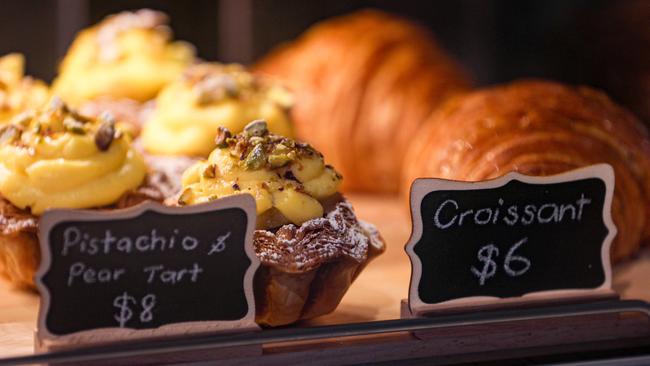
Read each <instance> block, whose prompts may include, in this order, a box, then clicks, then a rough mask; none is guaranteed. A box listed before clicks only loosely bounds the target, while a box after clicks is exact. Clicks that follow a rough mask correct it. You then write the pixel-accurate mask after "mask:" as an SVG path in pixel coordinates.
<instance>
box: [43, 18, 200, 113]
mask: <svg viewBox="0 0 650 366" xmlns="http://www.w3.org/2000/svg"><path fill="white" fill-rule="evenodd" d="M167 23H168V18H167V16H166V15H165V14H164V13H162V12H159V11H154V10H149V9H141V10H138V11H135V12H129V11H125V12H122V13H119V14H114V15H110V16H108V17H106V18H105V19H104V20H102V21H101V22H100V23H98V24H96V25H94V26H92V27H90V28H87V29H84V30H82V31H81V32H80V33H79V34H78V35H77V37H76V38H75V40H74V42H73V43H72V46H71V47H70V49H69V50H68V53H67V54H66V55H65V57H64V59H63V62H62V63H61V66H60V68H59V75H58V77H57V78H56V79H55V80H54V83H53V85H52V89H53V92H54V94H55V95H58V96H60V97H61V98H62V99H63V100H64V101H66V103H69V104H71V105H72V106H74V107H76V108H82V107H84V108H86V109H87V110H88V111H93V110H95V109H104V108H106V107H107V108H110V109H111V112H112V113H113V114H115V115H135V114H137V112H138V111H137V108H135V107H136V106H137V104H134V103H133V102H134V101H135V102H144V101H148V100H151V99H153V98H155V97H156V95H157V94H158V92H159V91H160V90H161V89H162V88H163V87H164V86H165V85H166V84H167V83H169V82H171V81H173V80H174V79H176V78H177V77H178V76H179V75H180V74H181V73H182V72H183V70H185V68H186V67H188V66H189V65H190V64H191V63H192V62H194V59H195V51H194V47H193V46H191V45H190V44H188V43H186V42H180V41H172V32H171V30H170V29H169V27H168V26H167ZM86 103H95V104H98V107H95V106H92V105H91V106H90V107H85V104H86ZM134 118H136V117H134Z"/></svg>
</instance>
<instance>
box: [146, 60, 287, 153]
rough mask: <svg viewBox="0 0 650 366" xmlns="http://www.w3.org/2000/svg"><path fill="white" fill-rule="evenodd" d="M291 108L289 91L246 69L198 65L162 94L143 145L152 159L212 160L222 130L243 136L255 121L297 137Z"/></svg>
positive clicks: (150, 119) (217, 65)
mask: <svg viewBox="0 0 650 366" xmlns="http://www.w3.org/2000/svg"><path fill="white" fill-rule="evenodd" d="M291 103H292V96H291V94H290V93H289V92H288V91H287V90H286V89H284V88H283V87H281V86H280V85H278V84H277V83H272V82H270V81H269V80H267V79H265V78H262V77H258V76H253V75H252V74H250V73H249V72H248V71H246V70H245V69H244V67H242V66H241V65H236V64H230V65H222V64H217V63H202V64H197V65H194V66H191V67H190V68H188V69H187V70H186V71H185V72H184V73H183V76H182V77H181V78H179V79H178V80H176V81H175V82H173V83H171V84H169V85H167V86H166V87H165V88H164V89H163V90H162V91H161V92H160V94H159V95H158V98H156V107H155V109H154V110H153V112H152V113H151V115H150V118H149V119H148V121H147V124H146V125H145V128H144V130H143V132H142V141H143V145H144V148H145V150H146V151H147V152H149V153H152V154H165V155H189V156H202V157H206V156H208V154H209V153H210V152H211V151H212V150H213V149H214V148H215V144H214V139H215V137H216V136H217V132H218V130H219V127H225V128H227V129H228V130H229V131H232V132H233V133H238V132H241V130H242V129H243V128H244V126H245V125H246V124H247V123H248V122H250V121H252V120H255V119H265V120H266V121H267V122H268V127H269V129H270V131H271V132H273V133H277V134H280V135H283V136H287V137H291V136H292V135H293V131H292V125H291V122H290V118H289V108H290V107H291Z"/></svg>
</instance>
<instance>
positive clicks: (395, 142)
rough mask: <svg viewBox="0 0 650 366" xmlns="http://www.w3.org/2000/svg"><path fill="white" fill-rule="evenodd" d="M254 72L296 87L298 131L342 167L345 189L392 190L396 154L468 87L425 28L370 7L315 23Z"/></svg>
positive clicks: (397, 161) (398, 162)
mask: <svg viewBox="0 0 650 366" xmlns="http://www.w3.org/2000/svg"><path fill="white" fill-rule="evenodd" d="M256 70H257V71H258V72H259V73H262V74H269V75H272V76H275V77H277V78H279V79H280V80H282V81H283V82H285V83H286V84H287V86H288V87H290V88H291V89H292V90H293V91H294V92H295V94H296V102H295V107H294V108H293V117H294V119H295V122H296V135H297V136H298V138H300V139H302V140H304V141H307V142H309V143H311V144H313V145H314V147H316V148H317V149H318V150H319V151H322V152H323V154H324V155H325V157H326V158H327V159H328V161H330V162H332V164H334V165H336V166H337V167H338V168H339V169H340V170H341V172H342V173H343V175H345V177H346V181H345V183H344V184H343V188H344V189H346V190H362V191H373V192H395V191H397V188H398V185H399V171H400V169H401V164H402V159H401V158H402V154H401V153H400V152H401V151H404V150H405V149H406V147H407V146H408V145H409V143H410V139H411V138H412V137H413V136H414V135H415V134H417V132H418V131H419V129H420V127H421V126H422V124H423V123H424V121H425V120H426V118H427V117H428V116H429V115H430V114H431V112H432V111H433V110H434V109H435V108H436V106H437V105H438V104H439V103H440V102H442V101H443V100H444V99H446V98H447V97H449V96H451V95H453V94H455V93H458V92H461V91H463V90H465V89H466V88H467V87H468V86H469V82H468V80H467V78H466V76H465V74H464V72H463V71H462V70H461V69H460V67H459V66H458V65H457V64H456V63H455V62H454V60H452V58H451V57H449V56H448V55H447V54H446V53H445V52H444V51H443V50H442V49H441V48H440V47H439V46H438V45H437V43H436V42H435V41H434V40H433V38H432V37H431V36H430V35H429V33H428V32H427V31H426V30H424V29H423V28H421V27H419V26H417V25H415V24H413V23H411V22H409V21H407V20H405V19H402V18H399V17H396V16H394V15H390V14H387V13H383V12H380V11H376V10H365V11H360V12H357V13H353V14H350V15H345V16H341V17H339V18H334V19H331V20H326V21H324V22H322V23H319V24H317V25H315V26H313V27H312V28H310V29H309V30H308V31H307V32H306V33H305V34H304V35H302V36H301V37H300V38H299V39H298V40H296V41H294V42H291V43H289V44H287V45H285V46H281V47H280V48H279V49H277V50H275V51H273V52H272V53H271V54H270V55H268V56H266V57H265V58H264V59H262V60H261V61H260V62H259V63H258V64H257V66H256Z"/></svg>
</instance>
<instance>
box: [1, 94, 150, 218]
mask: <svg viewBox="0 0 650 366" xmlns="http://www.w3.org/2000/svg"><path fill="white" fill-rule="evenodd" d="M145 174H146V168H145V163H144V160H143V158H142V156H141V155H140V154H139V153H138V152H137V151H136V150H135V149H134V147H133V146H132V145H131V138H130V137H129V136H128V134H126V133H124V132H123V131H122V130H121V129H120V128H119V127H118V126H116V125H115V123H114V121H113V119H112V117H110V116H108V115H106V116H104V117H103V118H99V119H90V118H88V117H85V116H81V115H79V114H78V113H76V112H75V111H73V110H71V109H69V108H68V107H67V106H66V105H65V104H63V103H62V102H61V101H60V100H59V99H58V98H54V99H53V100H52V101H51V103H50V105H49V106H48V107H46V108H44V109H43V110H41V111H39V112H37V113H32V112H28V113H24V114H22V115H19V116H17V117H16V118H15V119H14V120H13V121H12V123H11V124H8V125H5V126H3V127H2V129H1V130H0V194H2V196H3V197H5V198H6V199H7V200H9V201H10V202H11V203H13V204H14V205H16V206H17V207H19V208H21V209H27V208H29V209H30V210H31V212H32V213H33V214H36V215H38V214H41V213H42V212H43V211H44V210H46V209H48V208H91V207H99V206H105V205H110V204H112V203H115V202H116V201H117V200H118V199H119V198H120V197H121V196H122V195H123V194H124V193H125V192H127V191H130V190H133V189H135V188H137V187H138V186H139V185H140V184H141V183H142V181H143V179H144V177H145Z"/></svg>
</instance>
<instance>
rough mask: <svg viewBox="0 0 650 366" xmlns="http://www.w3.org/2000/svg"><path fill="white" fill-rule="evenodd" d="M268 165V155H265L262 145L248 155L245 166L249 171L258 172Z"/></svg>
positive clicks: (256, 146)
mask: <svg viewBox="0 0 650 366" xmlns="http://www.w3.org/2000/svg"><path fill="white" fill-rule="evenodd" d="M265 163H266V154H265V153H264V147H263V146H262V145H255V147H254V148H253V150H251V152H250V153H248V156H246V160H244V165H245V166H246V168H247V169H250V170H256V169H260V168H262V167H263V166H264V164H265Z"/></svg>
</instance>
